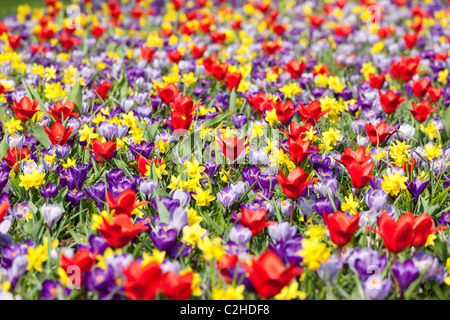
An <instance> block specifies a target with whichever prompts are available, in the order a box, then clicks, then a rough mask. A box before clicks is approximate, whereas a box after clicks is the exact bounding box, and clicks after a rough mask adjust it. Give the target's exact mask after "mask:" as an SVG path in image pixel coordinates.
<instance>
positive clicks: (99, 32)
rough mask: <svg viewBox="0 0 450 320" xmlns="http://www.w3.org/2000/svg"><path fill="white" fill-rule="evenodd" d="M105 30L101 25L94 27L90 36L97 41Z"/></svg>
mask: <svg viewBox="0 0 450 320" xmlns="http://www.w3.org/2000/svg"><path fill="white" fill-rule="evenodd" d="M105 30H106V28H105V26H102V25H98V26H95V27H93V28H92V35H93V36H94V37H95V38H97V39H98V38H100V37H101V36H102V34H103V32H105Z"/></svg>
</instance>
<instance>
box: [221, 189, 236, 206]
mask: <svg viewBox="0 0 450 320" xmlns="http://www.w3.org/2000/svg"><path fill="white" fill-rule="evenodd" d="M237 199H238V196H237V194H236V193H235V192H233V191H232V190H231V189H230V188H228V187H225V188H223V189H222V191H220V192H219V193H217V201H218V202H219V203H220V204H221V205H222V206H223V207H224V208H225V209H230V207H231V206H232V205H233V204H234V203H235V202H236V200H237Z"/></svg>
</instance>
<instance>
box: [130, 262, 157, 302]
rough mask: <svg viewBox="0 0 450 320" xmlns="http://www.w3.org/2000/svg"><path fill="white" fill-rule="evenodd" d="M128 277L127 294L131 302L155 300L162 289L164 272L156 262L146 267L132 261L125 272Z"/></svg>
mask: <svg viewBox="0 0 450 320" xmlns="http://www.w3.org/2000/svg"><path fill="white" fill-rule="evenodd" d="M123 274H124V275H125V277H126V281H125V284H124V286H123V287H124V289H125V293H126V295H127V297H128V299H130V300H153V299H155V297H156V293H157V292H158V289H159V288H160V284H161V280H162V271H161V267H160V266H159V264H158V263H157V262H155V261H152V262H150V263H149V264H147V265H146V266H145V267H143V266H141V265H140V264H139V263H137V262H136V260H133V261H131V263H130V264H129V266H128V268H127V269H124V270H123Z"/></svg>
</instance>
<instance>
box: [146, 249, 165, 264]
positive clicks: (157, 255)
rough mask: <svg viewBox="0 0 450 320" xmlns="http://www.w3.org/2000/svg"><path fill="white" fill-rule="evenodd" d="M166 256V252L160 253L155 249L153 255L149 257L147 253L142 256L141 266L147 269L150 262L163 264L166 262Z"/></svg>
mask: <svg viewBox="0 0 450 320" xmlns="http://www.w3.org/2000/svg"><path fill="white" fill-rule="evenodd" d="M165 256H166V252H165V251H161V252H160V251H158V250H157V249H153V253H152V255H149V254H148V253H147V252H144V253H143V254H142V258H143V260H142V263H141V266H143V267H145V266H146V265H148V264H149V263H150V262H157V263H158V264H161V263H162V262H163V261H164V258H165Z"/></svg>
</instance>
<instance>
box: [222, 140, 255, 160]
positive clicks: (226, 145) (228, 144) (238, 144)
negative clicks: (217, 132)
mask: <svg viewBox="0 0 450 320" xmlns="http://www.w3.org/2000/svg"><path fill="white" fill-rule="evenodd" d="M216 141H217V144H218V145H219V148H220V149H222V152H223V154H224V155H225V157H227V158H228V159H230V160H232V161H233V160H236V159H237V158H238V157H239V156H240V155H241V153H242V152H243V151H245V148H246V147H247V146H248V143H246V141H247V136H245V137H243V138H241V139H238V138H236V137H230V138H227V139H226V140H223V139H222V138H221V137H220V136H217V140H216Z"/></svg>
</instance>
